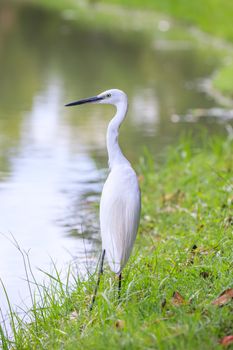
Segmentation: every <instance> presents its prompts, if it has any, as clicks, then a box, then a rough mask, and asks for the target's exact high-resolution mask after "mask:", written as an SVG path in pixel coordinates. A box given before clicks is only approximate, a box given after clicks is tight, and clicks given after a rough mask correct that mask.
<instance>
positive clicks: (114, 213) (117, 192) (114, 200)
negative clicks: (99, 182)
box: [100, 166, 140, 274]
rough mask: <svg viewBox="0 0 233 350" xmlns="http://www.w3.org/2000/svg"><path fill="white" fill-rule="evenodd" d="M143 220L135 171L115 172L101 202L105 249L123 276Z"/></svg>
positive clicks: (121, 170)
mask: <svg viewBox="0 0 233 350" xmlns="http://www.w3.org/2000/svg"><path fill="white" fill-rule="evenodd" d="M139 217H140V190H139V186H138V181H137V177H136V174H135V172H134V170H133V169H132V168H131V167H129V166H127V167H125V168H124V167H119V168H118V167H117V168H116V169H113V170H112V171H111V173H110V174H109V176H108V179H107V181H106V183H105V185H104V188H103V192H102V196H101V201H100V226H101V236H102V247H103V249H105V251H106V256H107V260H108V263H109V266H110V268H111V270H112V271H114V272H115V273H117V274H119V273H120V272H121V270H122V269H123V267H124V266H125V264H126V262H127V261H128V259H129V256H130V253H131V250H132V248H133V244H134V241H135V238H136V234H137V229H138V224H139Z"/></svg>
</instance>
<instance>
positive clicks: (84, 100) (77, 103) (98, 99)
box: [65, 96, 104, 107]
mask: <svg viewBox="0 0 233 350" xmlns="http://www.w3.org/2000/svg"><path fill="white" fill-rule="evenodd" d="M103 99H104V98H103V97H98V96H94V97H88V98H84V99H83V100H79V101H75V102H70V103H67V104H66V105H65V107H70V106H76V105H82V104H84V103H90V102H96V101H100V100H103Z"/></svg>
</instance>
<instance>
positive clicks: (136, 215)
mask: <svg viewBox="0 0 233 350" xmlns="http://www.w3.org/2000/svg"><path fill="white" fill-rule="evenodd" d="M84 103H101V104H112V105H114V106H116V109H117V111H116V114H115V116H114V117H113V119H112V120H111V121H110V123H109V125H108V129H107V151H108V161H109V168H110V173H109V175H108V178H107V180H106V182H105V184H104V187H103V191H102V195H101V200H100V229H101V238H102V257H101V265H100V271H99V276H98V281H97V285H96V289H95V292H94V296H93V300H92V304H91V307H90V308H91V309H92V307H93V304H94V301H95V297H96V293H97V289H98V286H99V282H100V275H101V274H102V273H103V263H104V257H105V254H106V257H107V261H108V264H109V267H110V269H111V270H112V271H113V272H114V273H115V274H117V275H118V277H119V285H118V293H119V296H120V290H121V272H122V269H123V268H124V266H125V264H126V263H127V261H128V259H129V256H130V253H131V251H132V248H133V244H134V241H135V238H136V234H137V230H138V225H139V219H140V208H141V198H140V189H139V185H138V180H137V176H136V173H135V171H134V170H133V168H132V166H131V164H130V162H129V161H128V160H127V159H126V158H125V156H124V155H123V153H122V151H121V149H120V146H119V144H118V132H119V127H120V125H121V123H122V122H123V120H124V118H125V116H126V113H127V108H128V100H127V96H126V94H125V93H124V92H123V91H121V90H117V89H111V90H107V91H105V92H103V93H101V94H99V95H97V96H94V97H90V98H86V99H83V100H79V101H76V102H71V103H68V104H67V105H66V106H75V105H81V104H84Z"/></svg>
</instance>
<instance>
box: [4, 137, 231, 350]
mask: <svg viewBox="0 0 233 350" xmlns="http://www.w3.org/2000/svg"><path fill="white" fill-rule="evenodd" d="M232 149H233V144H232V142H230V141H221V140H212V142H210V143H209V144H208V146H205V145H200V146H199V147H193V146H191V145H190V143H182V144H180V146H178V147H177V148H176V149H173V150H168V151H167V153H166V156H165V157H164V159H165V161H164V163H163V164H161V165H160V166H158V165H156V166H155V165H154V161H153V160H152V157H151V156H150V155H145V156H144V157H143V158H142V159H141V161H140V165H139V168H138V172H139V179H140V184H141V190H142V218H141V224H140V232H139V235H138V238H137V241H136V246H135V248H134V252H133V255H132V257H131V258H130V261H129V263H128V264H127V266H126V268H125V270H124V275H123V290H122V299H121V302H120V304H119V305H118V303H117V299H116V295H117V290H116V287H117V283H116V282H117V281H116V279H115V278H114V276H113V275H112V273H110V272H109V270H108V268H107V266H106V270H105V271H106V273H105V275H104V278H103V279H102V281H101V285H100V291H99V294H98V297H97V300H96V304H95V307H94V309H93V310H92V312H91V313H90V312H89V310H88V306H89V304H90V301H91V295H92V292H93V289H94V283H95V278H96V276H90V278H89V279H88V281H85V282H83V281H77V284H76V286H75V288H74V291H73V292H72V293H70V292H69V289H68V288H67V285H66V283H63V282H61V280H60V279H59V274H58V273H57V274H56V273H55V275H54V277H51V281H53V283H51V286H49V287H44V288H42V291H43V295H42V298H41V305H40V306H39V305H38V304H37V305H34V307H33V310H32V311H31V312H30V313H28V317H29V320H30V322H29V323H26V322H24V321H23V320H19V319H18V320H16V319H15V324H13V326H15V327H16V329H15V341H14V342H13V343H12V344H11V345H12V347H11V349H46V350H49V349H51V350H52V349H53V350H54V349H164V350H165V349H166V350H168V349H179V350H180V349H185V350H187V349H218V348H221V345H220V344H219V341H221V339H222V338H223V337H224V336H227V335H230V334H232V333H233V329H232V324H233V316H232V315H233V313H232V311H233V304H232V301H231V297H229V298H227V297H226V296H225V295H226V294H225V295H224V296H225V300H224V301H223V306H222V307H219V306H218V304H220V302H219V299H217V301H216V298H217V297H218V296H219V295H220V294H221V293H222V292H224V291H225V290H227V289H229V288H232V287H233V285H232V263H233V255H232V240H233V237H232V227H233V226H232V225H233V217H232V209H233V178H232V172H233V152H232ZM214 300H215V305H214V304H213V301H214ZM16 323H18V326H16ZM3 333H4V330H2V331H1V333H0V334H1V337H2V344H3V349H4V350H5V349H9V348H10V341H9V339H7V337H5V336H4V335H3Z"/></svg>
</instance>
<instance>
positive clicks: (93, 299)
mask: <svg viewBox="0 0 233 350" xmlns="http://www.w3.org/2000/svg"><path fill="white" fill-rule="evenodd" d="M104 256H105V249H104V250H103V251H102V254H101V261H100V269H99V273H98V279H97V283H96V286H95V291H94V295H93V298H92V301H91V305H90V311H91V310H92V309H93V306H94V303H95V298H96V294H97V291H98V288H99V284H100V276H101V275H102V274H103V271H104V270H103V265H104Z"/></svg>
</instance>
